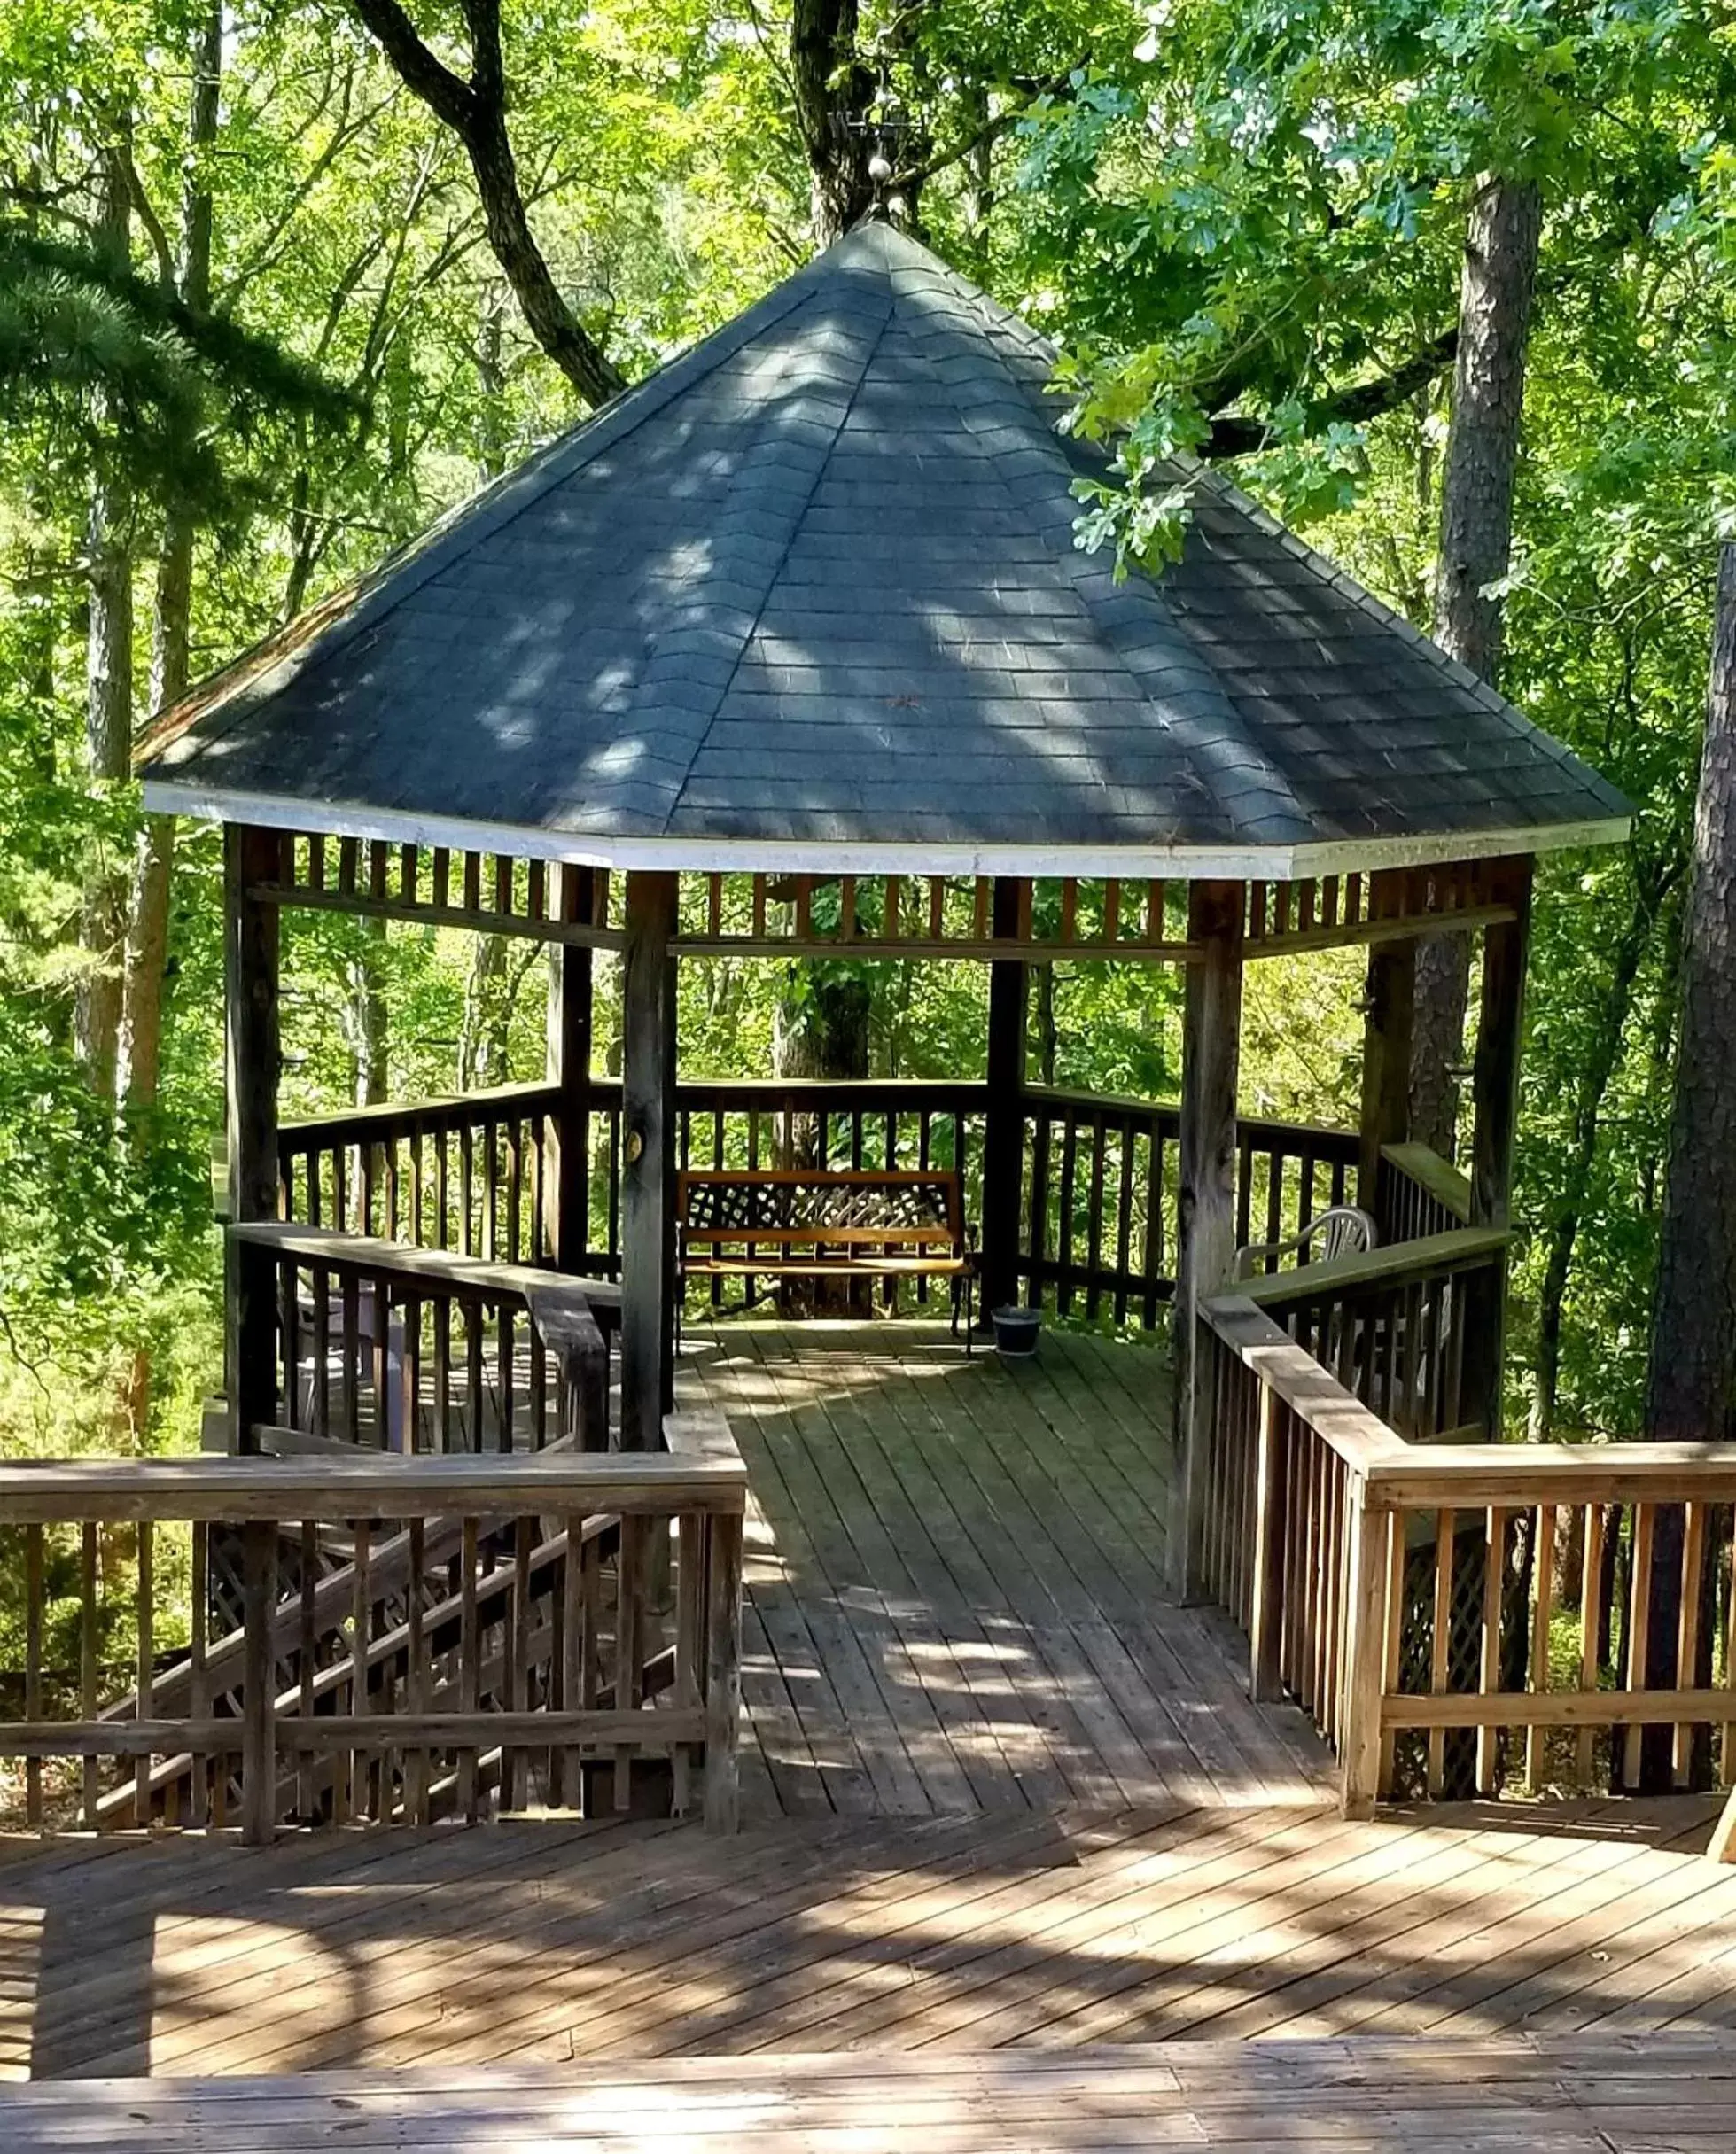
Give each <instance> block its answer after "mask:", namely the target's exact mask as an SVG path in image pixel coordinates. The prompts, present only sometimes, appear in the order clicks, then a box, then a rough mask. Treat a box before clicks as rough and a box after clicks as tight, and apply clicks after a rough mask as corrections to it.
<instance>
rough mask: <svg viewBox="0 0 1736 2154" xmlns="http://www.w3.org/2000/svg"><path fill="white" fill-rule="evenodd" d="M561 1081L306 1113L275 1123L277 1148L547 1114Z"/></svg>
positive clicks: (372, 1139)
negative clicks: (318, 1113) (325, 1112)
mask: <svg viewBox="0 0 1736 2154" xmlns="http://www.w3.org/2000/svg"><path fill="white" fill-rule="evenodd" d="M560 1100H561V1088H560V1086H559V1085H549V1084H538V1085H487V1086H485V1087H484V1088H482V1089H481V1090H479V1091H477V1092H466V1093H448V1094H446V1095H445V1096H443V1097H436V1098H433V1099H429V1100H413V1101H395V1102H394V1101H389V1100H388V1101H386V1102H385V1103H383V1104H382V1105H380V1106H378V1107H346V1108H342V1109H340V1110H339V1112H338V1113H336V1114H331V1115H305V1116H300V1118H299V1119H296V1120H293V1121H284V1122H280V1123H279V1124H278V1125H277V1148H278V1150H279V1152H306V1151H309V1150H315V1149H318V1148H319V1147H323V1146H325V1145H331V1144H376V1143H382V1144H383V1143H385V1141H386V1139H389V1138H391V1137H394V1136H397V1135H400V1134H402V1133H403V1132H405V1131H416V1130H420V1131H422V1132H423V1134H424V1135H432V1133H433V1132H434V1131H437V1130H442V1129H448V1130H457V1129H463V1128H464V1127H465V1126H466V1124H471V1123H479V1122H507V1121H511V1120H514V1119H515V1118H522V1117H524V1116H530V1115H542V1114H548V1113H549V1112H550V1111H551V1110H552V1109H553V1108H556V1107H557V1106H558V1105H559V1104H560Z"/></svg>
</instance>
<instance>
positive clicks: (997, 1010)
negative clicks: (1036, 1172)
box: [977, 875, 1035, 1328]
mask: <svg viewBox="0 0 1736 2154" xmlns="http://www.w3.org/2000/svg"><path fill="white" fill-rule="evenodd" d="M1021 894H1022V893H1021V889H1020V884H1019V881H1018V878H1017V877H1016V876H1015V875H997V876H996V877H995V881H994V900H993V915H992V918H993V935H994V937H995V939H996V940H997V941H1003V940H1004V941H1007V942H1013V941H1016V939H1017V937H1018V933H1019V924H1020V923H1019V912H1020V897H1021ZM1027 983H1028V973H1027V969H1026V967H1025V965H1024V961H1023V960H1021V959H1016V958H996V959H995V960H993V962H992V963H991V965H990V966H989V1038H988V1097H987V1102H986V1106H985V1111H984V1119H983V1253H982V1258H981V1265H982V1301H981V1303H980V1306H979V1307H978V1310H977V1322H978V1323H979V1324H980V1325H981V1326H984V1327H985V1328H986V1327H987V1326H988V1323H989V1311H990V1310H992V1309H995V1308H998V1307H1000V1305H1001V1304H1002V1303H1008V1302H1016V1301H1017V1300H1018V1298H1019V1217H1020V1214H1021V1212H1022V1211H1023V1209H1024V1204H1023V1198H1024V1021H1025V999H1026V992H1027ZM1032 1291H1033V1294H1034V1291H1035V1289H1034V1287H1033V1290H1032Z"/></svg>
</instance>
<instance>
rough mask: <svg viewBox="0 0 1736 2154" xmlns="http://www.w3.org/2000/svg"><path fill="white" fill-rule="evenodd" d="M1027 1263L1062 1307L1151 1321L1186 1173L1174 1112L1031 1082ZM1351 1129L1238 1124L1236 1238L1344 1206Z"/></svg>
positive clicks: (1170, 1285)
mask: <svg viewBox="0 0 1736 2154" xmlns="http://www.w3.org/2000/svg"><path fill="white" fill-rule="evenodd" d="M1024 1110H1025V1116H1026V1124H1027V1139H1026V1154H1027V1180H1026V1192H1025V1203H1024V1249H1023V1251H1022V1258H1023V1263H1022V1270H1023V1271H1024V1276H1025V1277H1026V1278H1027V1279H1029V1280H1030V1281H1031V1283H1032V1286H1033V1287H1034V1288H1035V1289H1038V1290H1040V1289H1042V1288H1045V1287H1047V1288H1051V1289H1053V1291H1054V1294H1055V1302H1056V1305H1057V1306H1058V1307H1059V1308H1060V1310H1062V1312H1063V1314H1068V1313H1071V1312H1072V1311H1074V1310H1081V1311H1082V1313H1083V1314H1085V1315H1086V1316H1087V1317H1091V1318H1094V1317H1096V1316H1097V1315H1098V1314H1099V1312H1100V1310H1102V1308H1103V1307H1104V1306H1105V1304H1107V1305H1108V1306H1109V1307H1110V1308H1111V1309H1112V1310H1113V1311H1114V1315H1115V1318H1116V1321H1117V1323H1125V1322H1127V1321H1128V1320H1129V1319H1130V1318H1132V1319H1133V1320H1136V1321H1139V1322H1140V1323H1143V1324H1144V1325H1145V1326H1148V1328H1149V1327H1151V1326H1155V1325H1156V1322H1157V1320H1158V1309H1159V1305H1160V1304H1161V1303H1164V1302H1166V1301H1167V1300H1168V1299H1169V1297H1170V1295H1171V1294H1172V1292H1173V1290H1174V1277H1173V1269H1172V1265H1173V1254H1174V1248H1175V1209H1176V1202H1177V1195H1178V1192H1179V1187H1180V1177H1181V1117H1180V1111H1179V1108H1175V1107H1172V1106H1164V1105H1154V1104H1152V1103H1150V1102H1148V1101H1145V1100H1121V1099H1114V1098H1100V1097H1098V1096H1097V1095H1095V1094H1094V1093H1075V1092H1064V1091H1056V1090H1053V1089H1048V1088H1039V1087H1027V1089H1026V1091H1025V1093H1024ZM1356 1160H1357V1139H1356V1137H1355V1135H1354V1134H1353V1133H1351V1132H1349V1131H1343V1130H1327V1129H1319V1128H1314V1127H1311V1126H1308V1125H1305V1124H1289V1123H1281V1122H1264V1121H1258V1120H1249V1121H1244V1122H1241V1123H1239V1124H1237V1147H1236V1239H1237V1240H1238V1242H1241V1243H1244V1244H1245V1243H1247V1242H1249V1241H1254V1240H1279V1239H1280V1238H1281V1237H1282V1236H1284V1235H1287V1234H1294V1233H1297V1232H1298V1231H1299V1229H1300V1228H1301V1227H1302V1226H1304V1225H1305V1224H1306V1223H1307V1222H1308V1220H1310V1219H1312V1217H1314V1215H1315V1214H1316V1213H1317V1212H1319V1211H1321V1210H1323V1209H1325V1208H1326V1206H1327V1205H1328V1204H1337V1203H1342V1202H1343V1201H1344V1196H1345V1192H1346V1190H1347V1188H1348V1187H1349V1185H1350V1181H1351V1178H1353V1176H1354V1174H1355V1170H1356Z"/></svg>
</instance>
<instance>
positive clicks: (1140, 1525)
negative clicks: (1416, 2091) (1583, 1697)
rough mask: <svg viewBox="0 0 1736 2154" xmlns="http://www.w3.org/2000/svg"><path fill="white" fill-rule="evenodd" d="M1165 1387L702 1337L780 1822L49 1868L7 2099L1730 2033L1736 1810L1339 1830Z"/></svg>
mask: <svg viewBox="0 0 1736 2154" xmlns="http://www.w3.org/2000/svg"><path fill="white" fill-rule="evenodd" d="M1165 1376H1166V1367H1165V1364H1164V1360H1163V1358H1162V1357H1161V1356H1160V1355H1158V1354H1156V1353H1155V1352H1151V1351H1141V1350H1140V1349H1135V1348H1117V1347H1115V1346H1112V1345H1110V1344H1109V1343H1108V1342H1100V1341H1091V1340H1080V1339H1070V1338H1068V1339H1063V1338H1055V1337H1052V1338H1051V1339H1049V1340H1048V1341H1046V1342H1045V1349H1044V1354H1043V1357H1042V1358H1041V1359H1040V1360H1039V1363H1037V1364H1036V1365H1034V1366H1031V1367H1008V1366H1007V1365H1002V1364H998V1363H996V1362H995V1361H994V1360H993V1358H992V1357H980V1356H979V1357H977V1358H975V1359H974V1360H973V1361H971V1362H970V1363H969V1364H967V1363H965V1362H964V1361H963V1359H962V1357H961V1356H959V1355H958V1354H957V1353H956V1352H955V1351H954V1349H952V1348H950V1346H948V1345H947V1344H946V1343H945V1342H944V1336H943V1335H941V1334H937V1332H936V1331H935V1330H933V1329H931V1328H927V1327H920V1326H891V1325H885V1326H874V1327H872V1329H870V1330H864V1329H862V1328H861V1327H855V1326H848V1327H845V1326H840V1327H837V1328H829V1327H826V1326H805V1327H803V1328H802V1329H801V1330H799V1331H793V1330H791V1329H789V1328H786V1327H778V1326H741V1327H739V1328H735V1327H731V1328H725V1329H723V1330H721V1331H720V1332H719V1333H718V1334H714V1335H712V1336H710V1337H707V1338H705V1339H702V1340H701V1341H697V1343H696V1344H695V1346H694V1348H693V1350H692V1352H691V1354H690V1356H689V1358H688V1360H687V1362H686V1364H685V1365H684V1369H683V1388H684V1390H686V1391H687V1393H688V1394H689V1396H690V1397H697V1396H698V1395H700V1394H701V1393H702V1392H703V1393H704V1394H705V1395H706V1396H710V1397H712V1398H714V1399H716V1400H718V1401H719V1402H720V1404H723V1405H725V1406H726V1407H727V1409H728V1411H729V1412H730V1414H731V1417H732V1419H733V1420H734V1422H735V1425H736V1427H737V1429H738V1430H739V1432H740V1436H741V1441H742V1444H743V1450H744V1451H745V1453H746V1455H747V1457H748V1458H749V1461H750V1466H751V1477H752V1481H753V1486H754V1489H755V1492H756V1496H757V1499H758V1503H759V1520H758V1521H757V1523H756V1527H755V1532H754V1538H753V1544H752V1561H751V1572H750V1577H751V1629H750V1639H749V1643H750V1652H751V1661H750V1669H749V1681H748V1702H749V1706H750V1709H751V1746H750V1763H751V1780H750V1792H751V1797H752V1802H751V1807H750V1813H749V1815H750V1821H751V1822H750V1824H749V1828H748V1830H747V1831H744V1832H743V1834H742V1835H740V1836H739V1837H738V1838H736V1839H716V1838H708V1837H707V1836H706V1835H705V1834H704V1833H703V1832H701V1831H697V1830H696V1829H694V1828H692V1827H689V1826H686V1825H678V1824H647V1823H633V1822H627V1821H625V1820H622V1821H613V1820H603V1821H598V1822H596V1823H588V1824H587V1823H580V1822H578V1821H576V1820H567V1819H556V1818H549V1819H543V1820H534V1819H527V1820H508V1821H505V1822H502V1823H497V1824H491V1825H482V1826H479V1827H476V1828H473V1829H469V1830H466V1829H464V1828H462V1827H454V1828H447V1829H436V1830H434V1831H347V1832H331V1833H325V1834H323V1835H295V1834H287V1835H285V1836H284V1838H283V1839H281V1841H280V1842H279V1844H278V1845H277V1846H276V1847H273V1848H269V1849H261V1850H247V1849H244V1848H241V1847H238V1846H237V1845H236V1844H235V1842H234V1841H233V1840H232V1839H230V1838H228V1837H227V1836H224V1835H213V1836H208V1837H200V1836H195V1835H187V1836H183V1837H180V1838H175V1837H167V1838H163V1837H160V1838H158V1839H154V1840H151V1841H148V1842H143V1841H140V1840H138V1839H132V1838H129V1837H127V1836H116V1837H114V1838H113V1839H104V1840H99V1841H90V1840H83V1841H81V1840H77V1839H67V1840H65V1841H62V1842H59V1843H57V1844H55V1845H53V1846H51V1847H47V1848H43V1847H38V1846H35V1845H27V1844H24V1843H19V1842H13V1843H11V1845H10V1848H9V1849H7V1850H6V1851H4V1853H0V2076H22V2075H24V2074H26V2073H34V2074H35V2075H38V2076H42V2075H67V2074H76V2075H103V2076H108V2075H115V2074H128V2073H144V2072H152V2073H159V2074H165V2073H173V2074H193V2075H205V2074H210V2073H222V2072H253V2073H259V2072H308V2071H315V2070H322V2069H331V2070H338V2069H345V2068H349V2069H363V2070H368V2071H372V2070H375V2069H376V2068H378V2067H381V2066H386V2065H435V2064H438V2065H439V2066H440V2068H441V2070H442V2071H443V2072H452V2071H455V2070H463V2069H468V2068H470V2067H473V2066H479V2065H494V2064H495V2063H497V2062H499V2061H501V2060H503V2059H513V2060H516V2061H522V2062H525V2063H536V2062H539V2061H541V2062H543V2063H550V2064H555V2065H561V2064H564V2063H565V2062H567V2061H568V2060H572V2059H584V2058H591V2057H617V2058H619V2057H639V2058H650V2057H666V2056H670V2055H673V2054H675V2053H678V2052H687V2053H690V2054H693V2055H696V2056H701V2055H708V2054H709V2055H712V2056H714V2057H719V2056H725V2055H729V2056H735V2055H741V2054H744V2053H747V2052H752V2051H759V2050H768V2051H777V2052H789V2051H821V2050H823V2051H842V2050H846V2049H884V2050H894V2049H896V2050H905V2051H909V2050H917V2049H922V2050H930V2049H957V2050H960V2051H967V2050H968V2051H975V2052H978V2053H980V2052H983V2051H985V2050H987V2049H993V2048H999V2047H1001V2046H1003V2045H1008V2044H1023V2045H1029V2044H1036V2045H1041V2046H1045V2047H1052V2046H1073V2045H1081V2044H1084V2045H1093V2044H1100V2043H1122V2042H1145V2041H1169V2040H1173V2039H1175V2038H1178V2037H1180V2038H1203V2039H1211V2040H1216V2039H1219V2038H1240V2037H1244V2036H1253V2035H1273V2034H1277V2035H1283V2036H1286V2037H1298V2036H1316V2037H1320V2036H1328V2037H1336V2036H1339V2035H1341V2034H1356V2035H1374V2036H1394V2035H1399V2036H1420V2035H1428V2036H1430V2037H1440V2038H1442V2039H1443V2040H1450V2041H1453V2042H1455V2043H1457V2042H1462V2041H1482V2040H1484V2039H1486V2038H1488V2037H1491V2036H1501V2035H1506V2034H1512V2033H1518V2032H1522V2031H1524V2032H1536V2033H1538V2034H1548V2035H1551V2036H1554V2035H1561V2036H1578V2035H1580V2034H1583V2033H1588V2032H1589V2033H1592V2034H1593V2035H1605V2036H1611V2037H1613V2036H1614V2035H1615V2033H1618V2032H1622V2033H1642V2034H1643V2033H1646V2031H1648V2030H1651V2029H1658V2028H1664V2027H1673V2028H1676V2029H1678V2030H1706V2029H1714V2030H1717V2029H1728V2028H1730V2027H1732V2025H1736V1985H1732V1971H1736V1871H1730V1870H1722V1871H1721V1870H1714V1869H1712V1868H1711V1867H1709V1865H1708V1864H1707V1863H1706V1862H1704V1861H1703V1860H1702V1859H1701V1856H1700V1855H1699V1852H1698V1850H1699V1849H1701V1847H1703V1846H1704V1844H1705V1834H1706V1831H1707V1830H1708V1827H1709V1822H1710V1816H1711V1811H1712V1808H1713V1807H1715V1806H1713V1805H1709V1804H1708V1803H1707V1802H1706V1801H1703V1800H1699V1799H1688V1798H1683V1799H1679V1800H1671V1801H1667V1802H1662V1803H1658V1804H1646V1805H1644V1806H1639V1805H1632V1806H1623V1805H1622V1804H1620V1803H1615V1802H1605V1803H1596V1804H1578V1805H1574V1806H1556V1807H1555V1808H1552V1809H1550V1810H1549V1811H1547V1812H1539V1811H1533V1810H1528V1809H1526V1808H1522V1807H1521V1806H1518V1805H1506V1806H1501V1807H1499V1808H1497V1807H1495V1806H1490V1807H1487V1808H1446V1807H1443V1808H1436V1809H1434V1810H1430V1811H1418V1812H1416V1813H1414V1814H1408V1813H1401V1812H1388V1813H1386V1814H1383V1815H1382V1816H1380V1817H1378V1818H1376V1819H1374V1820H1373V1821H1369V1822H1363V1823H1352V1822H1348V1821H1345V1820H1343V1819H1340V1818H1339V1817H1338V1816H1336V1815H1335V1812H1334V1811H1333V1810H1332V1809H1331V1808H1328V1807H1327V1804H1326V1803H1325V1801H1324V1800H1323V1794H1324V1788H1323V1781H1324V1776H1325V1770H1326V1761H1325V1758H1324V1754H1323V1753H1322V1752H1321V1751H1320V1747H1319V1746H1318V1745H1317V1743H1316V1742H1315V1739H1314V1738H1313V1736H1312V1732H1311V1731H1310V1730H1307V1729H1306V1728H1305V1727H1304V1726H1302V1725H1301V1724H1300V1722H1299V1716H1296V1715H1291V1714H1288V1713H1286V1712H1281V1711H1277V1712H1273V1711H1267V1710H1265V1709H1262V1710H1260V1711H1255V1710H1253V1709H1252V1708H1250V1707H1249V1704H1248V1702H1247V1699H1246V1696H1245V1691H1244V1688H1243V1679H1242V1669H1241V1663H1240V1651H1241V1649H1240V1647H1239V1645H1238V1643H1237V1641H1236V1640H1235V1639H1234V1637H1233V1636H1232V1635H1231V1634H1229V1633H1228V1632H1227V1631H1225V1632H1221V1633H1220V1632H1219V1631H1218V1629H1217V1628H1216V1627H1215V1625H1214V1623H1213V1621H1211V1619H1210V1618H1209V1617H1206V1616H1204V1615H1203V1614H1200V1613H1199V1612H1197V1611H1192V1610H1188V1611H1183V1610H1178V1609H1174V1608H1172V1607H1169V1606H1166V1605H1165V1604H1164V1600H1163V1598H1162V1595H1161V1590H1160V1586H1159V1580H1160V1579H1161V1576H1162V1567H1163V1566H1162V1556H1163V1547H1162V1539H1163V1527H1162V1519H1163V1512H1164V1468H1165V1462H1166V1454H1167V1442H1166V1438H1165V1437H1164V1435H1163V1434H1162V1433H1161V1431H1162V1428H1163V1426H1164V1380H1165ZM3 1845H4V1844H0V1846H3ZM333 2136H334V2139H335V2137H336V2136H337V2134H336V2133H334V2135H333ZM1451 2136H1452V2135H1451V2134H1449V2135H1448V2140H1449V2142H1451ZM213 2143H215V2142H213ZM1190 2143H1204V2142H1203V2140H1201V2139H1199V2138H1198V2137H1195V2138H1194V2139H1193V2140H1191V2141H1190ZM1381 2143H1386V2142H1381ZM1406 2143H1407V2144H1408V2143H1410V2142H1408V2141H1407V2142H1406ZM1518 2143H1526V2144H1530V2143H1537V2142H1532V2141H1530V2140H1525V2139H1522V2140H1521V2141H1520V2142H1518ZM1695 2143H1696V2144H1698V2143H1701V2142H1698V2141H1697V2142H1695Z"/></svg>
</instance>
